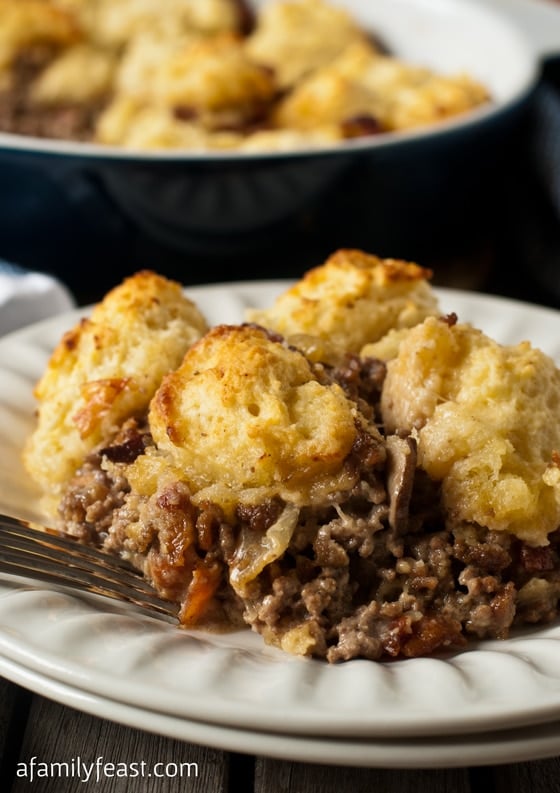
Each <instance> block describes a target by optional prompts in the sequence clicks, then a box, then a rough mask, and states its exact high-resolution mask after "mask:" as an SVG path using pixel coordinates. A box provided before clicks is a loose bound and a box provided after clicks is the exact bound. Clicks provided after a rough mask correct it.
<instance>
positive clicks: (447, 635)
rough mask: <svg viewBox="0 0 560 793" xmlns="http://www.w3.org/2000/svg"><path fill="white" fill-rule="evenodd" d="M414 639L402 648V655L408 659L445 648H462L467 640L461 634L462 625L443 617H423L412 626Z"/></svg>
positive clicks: (405, 643) (406, 642) (408, 640)
mask: <svg viewBox="0 0 560 793" xmlns="http://www.w3.org/2000/svg"><path fill="white" fill-rule="evenodd" d="M412 633H413V635H412V637H411V638H410V639H407V640H406V641H405V642H404V643H403V646H402V654H403V655H404V656H406V657H407V658H416V657H418V656H421V655H430V654H431V653H433V652H434V651H435V650H438V649H440V648H445V647H461V646H464V645H465V644H466V639H465V637H464V636H463V635H462V633H461V623H460V622H458V621H457V620H446V619H444V618H443V617H422V619H421V620H419V621H418V622H416V623H414V625H413V626H412Z"/></svg>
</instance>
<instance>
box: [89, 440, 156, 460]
mask: <svg viewBox="0 0 560 793" xmlns="http://www.w3.org/2000/svg"><path fill="white" fill-rule="evenodd" d="M147 445H148V436H147V435H146V434H138V435H133V436H132V438H128V439H127V440H126V441H124V442H123V443H118V444H115V445H114V446H107V447H106V448H105V449H101V451H100V452H99V453H100V454H101V455H102V456H104V457H106V458H107V459H108V460H110V461H111V462H112V463H133V462H134V460H136V458H137V457H139V456H140V455H141V454H144V452H145V451H146V446H147Z"/></svg>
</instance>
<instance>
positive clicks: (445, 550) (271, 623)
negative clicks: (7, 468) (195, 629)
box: [61, 421, 560, 663]
mask: <svg viewBox="0 0 560 793" xmlns="http://www.w3.org/2000/svg"><path fill="white" fill-rule="evenodd" d="M401 440H402V439H401ZM150 443H151V440H150V438H149V435H147V433H146V431H145V429H143V428H142V425H141V423H138V422H135V421H130V422H127V424H126V425H125V426H124V427H123V429H122V431H121V432H120V433H119V435H118V436H117V437H116V438H115V439H114V440H113V441H112V442H111V443H110V444H109V445H106V446H105V447H104V448H102V449H99V450H97V451H96V452H95V453H94V454H92V455H90V457H89V458H88V459H87V460H86V462H85V463H84V465H83V466H82V468H81V469H80V470H79V471H78V472H77V474H76V476H75V478H74V480H73V481H72V482H71V484H70V486H69V488H68V490H67V492H66V495H65V497H64V499H63V500H62V502H61V515H62V518H63V521H64V523H65V525H66V526H67V528H68V529H69V530H70V531H72V533H73V534H75V535H76V536H77V537H79V538H80V539H81V540H83V541H85V542H88V543H93V544H96V545H99V546H102V547H104V548H105V549H106V550H107V551H109V552H114V553H119V554H122V555H124V556H126V557H127V558H129V559H131V560H132V561H133V562H134V563H135V564H136V565H137V566H138V567H139V568H140V569H142V570H143V572H144V573H145V575H146V576H147V577H148V578H149V579H150V580H151V581H152V582H153V584H154V585H155V587H156V588H157V589H158V590H159V591H160V592H161V594H162V595H163V596H164V597H166V598H168V599H170V600H173V601H176V602H178V603H180V604H181V621H182V623H183V625H185V626H195V625H200V626H203V627H205V628H212V629H224V628H231V627H232V626H233V627H238V626H240V625H241V624H244V623H246V624H248V625H250V626H251V628H252V629H253V630H255V631H257V632H258V633H261V634H262V635H263V636H264V637H265V639H266V641H267V642H269V643H272V644H275V645H278V646H283V645H284V638H285V637H286V635H288V634H292V633H293V631H294V630H296V631H297V630H299V629H301V628H302V627H303V628H305V631H306V633H307V635H308V636H311V637H312V639H313V646H312V649H311V654H312V655H314V656H316V657H319V658H325V659H326V660H327V661H329V662H333V663H334V662H339V661H346V660H349V659H352V658H368V659H373V660H377V659H384V658H399V657H413V656H422V655H428V654H432V653H434V652H438V651H439V652H441V651H446V650H452V649H455V648H458V647H461V646H463V645H464V644H465V643H466V641H467V640H468V638H469V637H473V638H491V637H495V638H505V637H506V636H507V635H508V633H509V631H510V629H511V627H512V626H514V625H518V624H525V623H542V622H547V621H550V620H552V619H554V618H555V617H556V616H557V607H558V598H559V596H560V563H559V552H560V551H559V549H560V532H556V533H555V534H553V535H552V537H551V542H550V545H549V546H547V547H546V548H532V547H529V546H527V545H526V544H524V543H522V542H521V541H519V540H517V539H516V538H515V537H512V536H511V535H508V534H507V533H503V532H491V531H489V530H487V529H485V528H483V527H479V526H473V525H458V526H455V527H449V526H447V527H446V526H444V522H443V519H442V516H441V515H439V514H438V511H437V508H436V507H435V505H437V503H438V499H437V487H436V486H435V485H434V483H432V482H430V481H429V479H428V478H427V477H426V476H425V475H424V474H422V472H418V471H416V472H415V474H414V477H413V481H412V487H410V488H409V491H410V492H409V495H408V499H407V504H406V511H407V515H408V521H407V523H406V527H404V528H403V522H402V505H401V517H400V519H399V521H398V522H397V523H396V524H395V525H391V523H390V520H389V516H390V513H391V503H390V502H391V498H392V497H393V498H395V497H397V496H398V495H399V494H392V495H391V493H390V492H389V490H390V488H389V487H388V485H387V477H386V472H384V471H382V470H381V468H380V463H379V460H378V459H376V457H375V455H374V454H373V453H372V449H371V447H370V445H368V444H367V443H365V441H364V439H363V438H362V439H359V440H358V442H357V444H356V448H355V449H354V450H353V452H352V454H351V456H350V459H349V464H351V465H352V466H355V467H356V468H357V469H359V470H360V472H361V478H360V483H359V485H357V486H356V487H355V488H354V489H353V491H352V492H351V493H346V494H340V496H339V497H338V498H337V499H335V500H333V503H332V504H328V505H325V506H323V507H321V508H313V509H312V508H305V509H302V510H301V512H300V515H299V520H298V524H297V527H296V529H295V531H294V532H293V535H292V538H291V541H290V544H289V547H288V549H287V551H286V552H285V553H284V554H282V556H281V557H280V558H278V559H277V560H275V561H274V562H272V563H271V564H269V565H267V566H266V567H265V568H264V570H263V571H262V572H261V573H260V574H259V575H258V576H256V577H255V579H254V580H252V581H251V583H250V584H249V585H248V586H247V588H246V591H245V592H244V593H243V596H242V597H241V596H240V595H239V593H236V592H234V591H233V589H232V587H231V586H230V584H229V582H228V571H229V570H230V568H231V565H232V563H233V560H234V559H235V553H236V550H237V548H238V545H239V542H240V537H241V535H242V534H243V533H245V536H246V534H247V531H249V532H252V533H253V534H254V535H255V536H262V534H264V532H266V531H267V529H268V528H269V527H270V526H271V525H273V524H274V522H275V521H276V520H277V519H278V516H279V515H280V513H281V512H282V509H283V507H284V504H283V503H282V502H281V501H280V500H278V499H275V500H272V501H270V502H266V503H263V504H259V505H256V506H253V507H248V506H240V507H239V508H238V510H237V515H236V518H235V520H234V521H232V522H231V523H228V522H227V521H226V520H225V518H224V515H223V513H222V511H221V509H220V508H219V507H218V506H216V505H215V504H212V503H207V504H202V505H197V506H195V505H194V504H193V503H192V501H191V498H190V494H189V491H188V488H187V487H186V485H185V484H184V483H181V482H175V483H172V484H170V485H169V486H168V487H167V488H166V489H164V490H163V491H161V492H158V493H157V494H156V495H155V496H152V497H150V498H146V497H139V496H138V495H136V494H134V493H131V492H130V488H129V486H128V483H127V481H126V477H125V476H124V473H123V475H120V474H119V471H120V469H121V467H122V470H123V472H124V469H125V466H126V464H127V463H129V462H130V461H131V460H132V459H134V457H135V456H137V455H138V454H142V453H143V452H144V449H145V448H146V447H147V446H149V445H150ZM104 459H106V460H111V462H112V463H116V464H114V465H112V466H111V471H112V474H111V475H109V474H108V473H107V471H106V470H105V469H104V467H103V460H104ZM384 477H385V478H384Z"/></svg>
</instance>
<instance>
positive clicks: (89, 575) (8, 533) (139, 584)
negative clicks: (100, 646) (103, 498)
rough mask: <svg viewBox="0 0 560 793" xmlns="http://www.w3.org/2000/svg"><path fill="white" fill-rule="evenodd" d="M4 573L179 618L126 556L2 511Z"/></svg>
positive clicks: (0, 555)
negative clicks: (84, 543)
mask: <svg viewBox="0 0 560 793" xmlns="http://www.w3.org/2000/svg"><path fill="white" fill-rule="evenodd" d="M0 572H3V573H9V574H10V575H17V576H23V577H25V578H31V579H37V580H39V581H44V582H46V583H49V584H56V585H58V586H63V587H70V588H71V589H78V590H80V591H82V592H91V593H93V594H95V595H102V596H103V597H108V598H112V599H114V600H120V601H125V602H127V603H132V604H133V605H134V606H136V607H137V608H138V609H140V610H142V611H143V612H144V613H147V614H150V615H151V616H155V617H160V618H162V619H165V620H167V621H170V622H175V623H177V615H178V610H179V607H178V606H177V605H176V604H174V603H170V602H169V601H166V600H163V599H162V598H161V597H160V596H159V595H158V594H157V592H156V591H155V590H154V589H153V587H151V586H150V584H149V583H148V582H147V581H146V580H145V579H144V577H143V576H142V573H141V572H140V571H138V570H136V568H134V567H133V566H132V565H131V564H129V563H128V562H126V561H125V560H124V559H121V558H120V557H118V556H114V555H112V554H109V553H104V552H103V551H100V550H98V549H97V548H92V547H91V546H88V545H83V544H82V543H80V542H78V541H77V540H76V539H75V538H73V537H70V536H69V535H67V534H66V535H65V534H62V533H61V532H58V531H55V530H54V529H48V528H45V527H43V526H38V525H37V524H33V523H30V522H29V521H26V520H22V519H21V518H14V517H11V516H8V515H1V514H0Z"/></svg>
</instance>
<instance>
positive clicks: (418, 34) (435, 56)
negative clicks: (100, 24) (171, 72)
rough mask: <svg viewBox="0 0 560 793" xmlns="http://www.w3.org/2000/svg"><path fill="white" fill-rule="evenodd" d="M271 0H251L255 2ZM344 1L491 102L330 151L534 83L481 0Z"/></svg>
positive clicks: (150, 156) (22, 146)
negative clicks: (463, 75)
mask: <svg viewBox="0 0 560 793" xmlns="http://www.w3.org/2000/svg"><path fill="white" fill-rule="evenodd" d="M271 1H273V0H251V3H252V5H253V6H254V8H255V9H258V8H259V7H262V6H263V5H264V4H266V3H267V2H271ZM331 2H333V3H334V2H336V3H337V4H338V5H341V6H343V7H345V8H347V9H348V10H349V11H350V12H351V13H352V14H353V15H354V16H355V17H356V19H357V20H358V21H359V22H361V23H362V24H363V25H364V27H366V28H367V29H369V30H371V31H372V32H373V33H375V34H376V35H377V36H378V37H379V38H380V39H381V40H382V41H383V42H384V43H385V44H386V45H387V46H388V48H389V49H390V51H391V52H392V53H393V54H394V55H396V56H397V57H399V58H402V59H403V60H407V61H410V62H413V63H416V64H418V65H424V66H428V67H430V68H433V69H434V70H437V71H440V72H442V73H446V74H450V73H457V72H462V71H464V72H467V73H468V74H470V75H472V76H473V77H475V78H477V79H479V80H481V81H482V82H484V83H485V84H486V85H487V86H488V88H489V90H490V93H491V95H492V97H493V100H494V101H493V103H492V104H491V105H490V106H487V107H483V108H480V109H477V110H475V111H473V112H472V113H469V114H466V115H464V116H461V117H458V118H455V119H451V120H449V121H446V122H444V123H441V124H438V125H437V127H436V126H432V127H429V128H425V129H421V130H414V131H410V132H399V133H387V134H384V135H378V136H374V137H368V138H361V139H355V140H352V141H348V142H345V143H343V144H337V145H334V146H333V148H332V151H334V152H336V151H341V150H345V151H346V150H353V149H355V150H362V149H374V148H380V147H385V146H394V145H398V144H399V143H401V142H404V141H407V140H411V139H415V138H421V137H426V136H433V135H439V134H445V132H447V131H449V130H454V129H457V128H462V127H468V126H469V125H472V124H476V123H477V122H479V121H481V120H483V119H488V118H489V117H492V116H493V115H495V114H496V113H499V112H501V111H502V110H505V109H506V108H508V107H509V106H511V105H514V104H515V103H517V102H519V101H521V100H522V99H523V98H524V97H525V96H526V95H527V93H528V92H529V91H530V90H531V88H532V87H533V85H534V84H535V82H536V79H537V76H538V72H539V70H540V63H539V59H538V57H537V55H536V54H535V52H534V48H533V47H532V46H531V44H530V42H529V41H528V40H527V39H526V38H525V36H524V34H523V32H522V30H521V28H518V27H517V26H516V25H515V23H514V22H512V21H511V20H510V19H509V18H508V16H507V15H505V14H502V13H500V12H499V11H498V12H496V11H495V10H494V8H493V7H491V3H490V1H489V0H488V1H487V2H482V0H331ZM0 147H2V148H4V149H6V148H8V149H13V150H23V151H27V152H36V153H41V152H51V153H58V154H63V155H64V154H65V155H78V156H82V157H84V156H85V157H100V156H101V157H104V158H113V159H132V160H138V159H141V160H143V161H153V160H156V161H157V160H180V161H181V162H188V161H204V160H220V159H227V160H231V159H233V160H236V159H254V158H257V159H258V158H261V157H262V156H263V155H262V153H260V152H259V153H247V152H243V153H239V152H225V153H224V152H200V153H195V152H183V151H177V150H173V151H170V150H168V151H150V152H138V151H132V150H126V151H125V150H123V149H120V148H114V147H106V146H99V145H94V144H86V143H73V142H65V141H54V140H41V139H38V138H31V137H24V136H21V135H11V134H5V133H0ZM326 151H330V150H328V149H320V150H317V149H312V150H298V151H296V152H294V151H290V152H274V153H271V154H270V155H267V156H270V157H274V158H282V157H293V156H294V154H306V155H313V154H317V153H323V154H324V153H325V152H326Z"/></svg>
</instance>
